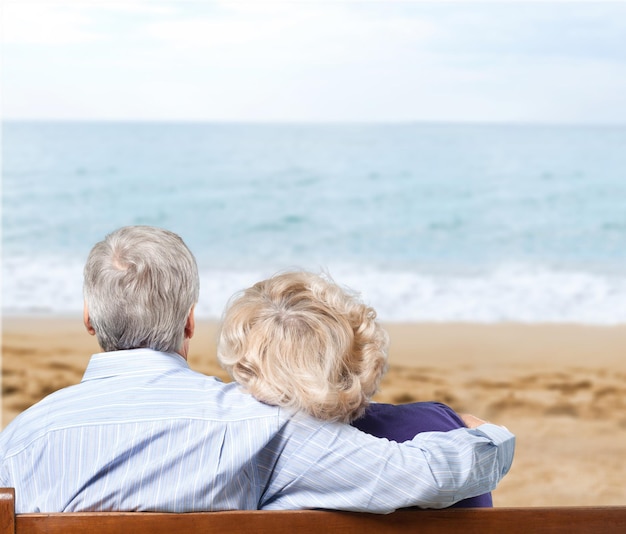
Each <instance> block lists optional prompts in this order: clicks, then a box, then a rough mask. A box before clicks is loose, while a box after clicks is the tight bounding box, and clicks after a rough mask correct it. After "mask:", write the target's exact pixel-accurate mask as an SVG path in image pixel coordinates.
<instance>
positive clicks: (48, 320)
mask: <svg viewBox="0 0 626 534" xmlns="http://www.w3.org/2000/svg"><path fill="white" fill-rule="evenodd" d="M383 324H384V326H385V328H386V329H387V330H388V332H389V335H390V338H391V346H390V355H389V372H388V373H387V375H386V376H385V378H384V379H383V382H382V384H381V390H380V392H379V393H378V394H377V396H376V397H375V399H376V400H377V401H379V402H393V403H402V402H413V401H425V400H436V401H440V402H444V403H446V404H449V405H450V406H452V407H453V408H454V409H455V410H457V411H459V412H470V413H474V414H475V415H477V416H479V417H482V418H486V419H490V420H492V421H493V422H494V423H499V424H504V425H506V426H507V427H508V428H509V429H510V430H511V431H512V432H514V433H515V434H516V435H517V450H516V456H515V461H514V464H513V468H512V470H511V472H510V473H509V475H507V477H505V479H504V480H503V482H502V483H501V484H500V486H499V487H498V489H497V490H496V491H495V492H494V503H495V505H496V506H549V505H553V506H577V505H578V506H582V505H588V506H589V505H597V506H600V505H617V504H623V503H624V502H626V484H624V480H626V465H624V462H623V454H624V446H625V444H626V358H624V355H625V354H626V325H618V326H595V325H593V326H592V325H575V324H518V323H502V324H482V323H480V324H471V323H449V324H448V323H383ZM217 326H218V323H217V321H212V320H205V319H199V320H198V321H197V325H196V334H195V336H194V338H193V339H192V340H191V351H190V357H189V364H190V366H191V367H192V368H193V369H195V370H197V371H199V372H202V373H205V374H210V375H215V376H218V377H220V378H222V379H227V378H228V377H227V376H226V374H225V373H224V371H223V370H222V369H221V368H220V367H219V365H218V364H217V362H216V359H215V340H216V334H217ZM95 352H100V349H99V347H98V345H97V342H96V340H95V338H94V337H92V336H89V335H88V334H87V333H86V332H85V330H84V327H83V325H82V317H81V316H80V315H76V316H61V317H58V316H7V317H3V318H2V377H3V381H2V391H3V395H2V401H3V402H2V425H3V426H5V425H6V424H8V422H9V421H10V420H11V419H12V418H13V417H15V416H16V415H17V414H19V413H20V412H21V411H22V410H24V409H26V408H27V407H28V406H30V405H31V404H33V403H34V402H36V401H37V400H39V398H41V397H43V396H45V395H47V394H49V393H51V392H53V391H55V390H57V389H59V388H61V387H65V386H67V385H70V384H74V383H77V382H79V381H80V379H81V377H82V374H83V372H84V369H85V367H86V365H87V362H88V360H89V357H90V356H91V354H92V353H95Z"/></svg>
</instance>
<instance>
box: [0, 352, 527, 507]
mask: <svg viewBox="0 0 626 534" xmlns="http://www.w3.org/2000/svg"><path fill="white" fill-rule="evenodd" d="M514 442H515V438H514V436H513V435H512V434H511V433H510V432H508V431H507V430H505V429H504V428H502V427H498V426H495V425H490V424H485V425H481V426H480V427H479V428H477V429H473V430H468V429H458V430H453V431H451V432H426V433H423V434H419V435H418V436H416V437H415V438H414V439H413V440H412V441H408V442H406V443H400V444H399V443H393V442H389V441H387V440H385V439H379V438H375V437H373V436H370V435H367V434H365V433H362V432H360V431H359V430H357V429H355V428H352V427H350V426H349V425H344V424H341V423H327V422H326V423H325V422H321V421H318V420H316V419H313V418H311V417H308V416H305V415H303V414H300V413H296V414H293V413H289V412H286V411H285V410H283V409H280V408H277V407H274V406H268V405H265V404H262V403H260V402H258V401H256V400H255V399H254V398H253V397H251V396H250V395H248V394H246V393H244V392H242V391H241V390H240V389H239V388H238V386H237V384H234V383H233V384H224V383H223V382H221V381H220V380H218V379H216V378H214V377H208V376H205V375H202V374H200V373H196V372H194V371H192V370H191V369H190V368H189V366H188V365H187V362H186V361H185V360H184V359H183V358H182V357H181V356H179V355H177V354H165V353H160V352H155V351H152V350H149V349H135V350H128V351H117V352H110V353H102V354H96V355H94V356H92V358H91V360H90V363H89V366H88V367H87V370H86V372H85V375H84V377H83V380H82V381H81V383H80V384H77V385H74V386H70V387H68V388H65V389H62V390H60V391H57V392H56V393H53V394H51V395H49V396H48V397H46V398H45V399H43V400H42V401H41V402H39V403H37V404H36V405H34V406H33V407H31V408H30V409H28V410H26V411H25V412H23V413H22V414H20V415H19V416H18V417H17V418H16V419H15V420H14V421H13V422H11V424H9V425H8V426H7V428H6V429H5V430H3V431H2V432H1V433H0V462H1V464H0V485H2V486H8V487H15V489H16V511H17V512H18V513H24V512H62V511H67V512H71V511H111V510H117V511H166V512H192V511H201V510H202V511H212V510H232V509H299V508H330V509H340V510H354V511H369V512H378V513H388V512H391V511H393V510H394V509H397V508H400V507H405V506H413V505H417V506H421V507H429V508H441V507H445V506H449V505H451V504H452V503H454V502H456V501H459V500H461V499H464V498H466V497H470V496H474V495H479V494H482V493H485V492H488V491H491V490H493V489H494V488H495V486H496V484H497V483H498V481H499V480H500V479H501V478H502V477H503V476H504V475H505V474H506V473H507V472H508V470H509V468H510V465H511V462H512V459H513V450H514Z"/></svg>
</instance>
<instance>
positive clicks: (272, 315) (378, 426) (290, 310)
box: [218, 272, 492, 507]
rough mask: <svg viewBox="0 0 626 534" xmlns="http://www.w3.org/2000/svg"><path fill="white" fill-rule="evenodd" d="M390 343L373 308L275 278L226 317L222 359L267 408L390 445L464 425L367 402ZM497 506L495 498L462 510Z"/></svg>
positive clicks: (328, 289) (332, 291)
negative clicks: (348, 428)
mask: <svg viewBox="0 0 626 534" xmlns="http://www.w3.org/2000/svg"><path fill="white" fill-rule="evenodd" d="M388 346H389V338H388V335H387V333H386V332H385V330H384V329H383V328H382V327H381V326H380V324H379V323H378V322H377V321H376V312H375V311H374V309H373V308H371V307H368V306H366V305H365V304H363V303H362V302H361V301H360V300H359V299H358V298H357V296H356V295H355V294H353V293H350V292H349V291H347V290H345V289H343V288H341V287H339V286H338V285H337V284H335V283H334V282H333V281H332V280H330V279H329V278H325V277H322V276H318V275H315V274H312V273H308V272H287V273H283V274H279V275H276V276H274V277H272V278H269V279H267V280H263V281H261V282H258V283H256V284H255V285H254V286H252V287H250V288H248V289H246V290H244V291H243V292H241V293H239V294H237V295H235V296H234V297H233V299H231V301H230V303H229V305H228V306H227V308H226V311H225V313H224V317H223V322H222V327H221V330H220V335H219V341H218V359H219V361H220V363H221V365H222V366H223V367H224V368H225V369H226V370H227V371H228V373H229V374H230V375H231V376H232V378H233V379H234V380H236V381H237V382H238V383H239V384H241V386H242V387H243V388H244V389H245V390H246V391H248V392H249V393H250V394H252V395H253V396H254V397H256V398H257V399H258V400H260V401H262V402H265V403H267V404H272V405H277V406H282V407H284V408H288V409H293V410H303V411H305V412H307V413H308V414H310V415H312V416H314V417H317V418H319V419H323V420H327V421H342V422H346V423H350V424H352V425H353V426H355V427H357V428H359V429H360V430H362V431H364V432H367V433H369V434H373V435H375V436H378V437H385V438H387V439H390V440H393V441H398V442H401V441H406V440H409V439H412V438H413V436H415V434H417V433H420V432H427V431H446V430H452V429H455V428H460V427H463V426H465V424H464V423H463V421H462V419H461V418H460V417H459V415H457V414H456V413H455V412H454V411H453V410H452V409H451V408H449V407H448V406H446V405H444V404H440V403H434V402H419V403H411V404H403V405H391V404H381V403H372V402H370V399H371V397H372V396H373V395H374V393H376V391H377V390H378V386H379V384H380V380H381V379H382V377H383V375H384V373H385V371H386V369H387V352H388ZM455 506H458V507H488V506H492V501H491V494H485V495H480V496H477V497H473V498H471V499H466V500H464V501H461V502H459V503H457V504H456V505H455Z"/></svg>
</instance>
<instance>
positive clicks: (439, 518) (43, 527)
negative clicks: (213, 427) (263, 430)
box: [0, 488, 626, 534]
mask: <svg viewBox="0 0 626 534" xmlns="http://www.w3.org/2000/svg"><path fill="white" fill-rule="evenodd" d="M174 532H176V533H179V532H182V533H184V532H198V533H203V534H212V533H216V534H217V533H222V532H229V533H235V534H236V533H246V534H249V533H260V534H270V533H271V534H292V533H294V532H298V533H304V534H307V533H311V534H325V533H333V532H341V533H342V534H351V533H354V534H370V533H371V534H374V533H376V534H378V533H387V532H389V533H396V532H397V533H398V534H400V533H401V534H407V533H411V532H416V533H420V534H429V533H442V532H444V533H445V532H455V533H457V532H458V533H462V534H489V533H506V534H518V533H520V534H521V533H523V534H528V533H532V534H542V533H564V534H565V533H566V534H578V533H581V534H582V533H584V534H588V533H595V532H598V533H603V534H604V533H612V532H621V533H625V532H626V506H610V507H559V508H482V509H477V508H474V509H449V510H400V511H397V512H394V513H393V514H389V515H377V514H364V513H351V512H330V511H317V510H293V511H280V512H264V511H232V512H202V513H187V514H168V513H152V512H80V513H79V512H73V513H54V514H18V515H17V516H16V515H15V492H14V491H13V489H12V488H0V534H44V533H45V534H75V533H76V534H78V533H81V534H82V533H89V534H124V533H129V534H166V533H167V534H171V533H174Z"/></svg>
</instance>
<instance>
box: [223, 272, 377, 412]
mask: <svg viewBox="0 0 626 534" xmlns="http://www.w3.org/2000/svg"><path fill="white" fill-rule="evenodd" d="M375 319H376V312H375V311H374V309H373V308H371V307H369V306H366V305H365V304H363V303H362V302H361V301H360V300H359V299H358V298H357V296H356V295H355V294H352V293H350V292H349V291H347V290H344V289H342V288H341V287H339V286H338V285H337V284H336V283H334V282H333V281H332V280H331V279H330V277H323V276H319V275H316V274H312V273H308V272H287V273H282V274H278V275H276V276H273V277H272V278H269V279H267V280H263V281H261V282H258V283H257V284H255V285H254V286H252V287H250V288H248V289H246V290H244V291H242V292H241V293H239V294H237V295H235V296H234V297H233V298H232V299H231V301H230V302H229V305H228V306H227V308H226V311H225V313H224V317H223V321H222V326H221V330H220V334H219V341H218V359H219V361H220V363H221V365H222V367H224V369H226V371H228V373H229V374H230V375H231V376H232V378H233V379H234V380H236V381H237V382H238V383H239V384H240V385H241V386H242V387H243V388H244V389H245V390H246V391H248V392H249V393H251V394H252V395H253V396H254V397H256V398H257V399H258V400H260V401H262V402H265V403H267V404H271V405H276V406H282V407H287V408H291V409H295V410H302V411H305V412H307V413H309V414H310V415H312V416H314V417H317V418H319V419H323V420H332V421H343V422H350V421H352V420H354V419H356V418H358V417H359V416H360V415H362V413H363V412H364V410H365V408H366V407H367V405H368V404H369V400H370V398H371V397H372V395H374V393H376V391H377V389H378V385H379V383H380V380H381V378H382V376H383V374H384V373H385V371H386V367H387V351H388V345H389V338H388V335H387V333H386V332H385V330H384V329H383V328H382V327H381V326H380V324H378V322H376V320H375Z"/></svg>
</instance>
